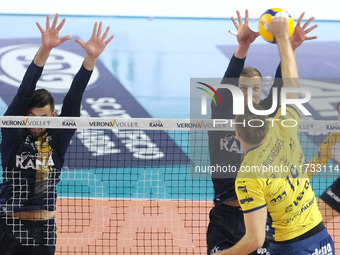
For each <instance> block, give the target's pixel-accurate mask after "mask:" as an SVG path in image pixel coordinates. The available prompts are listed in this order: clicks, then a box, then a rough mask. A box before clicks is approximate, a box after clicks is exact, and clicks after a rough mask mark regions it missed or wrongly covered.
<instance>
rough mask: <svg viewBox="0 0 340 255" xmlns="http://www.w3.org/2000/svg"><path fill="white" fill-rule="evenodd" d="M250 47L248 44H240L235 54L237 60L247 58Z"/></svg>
mask: <svg viewBox="0 0 340 255" xmlns="http://www.w3.org/2000/svg"><path fill="white" fill-rule="evenodd" d="M249 47H250V45H248V44H242V45H241V44H239V45H238V46H237V48H236V51H235V53H234V55H235V57H237V58H241V59H242V58H245V57H246V56H247V54H248V50H249Z"/></svg>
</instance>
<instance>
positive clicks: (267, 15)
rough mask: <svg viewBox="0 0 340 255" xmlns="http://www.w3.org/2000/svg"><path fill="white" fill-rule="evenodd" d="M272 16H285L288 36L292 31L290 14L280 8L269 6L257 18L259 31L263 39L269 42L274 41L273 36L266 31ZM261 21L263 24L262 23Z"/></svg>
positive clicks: (292, 22)
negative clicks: (269, 7)
mask: <svg viewBox="0 0 340 255" xmlns="http://www.w3.org/2000/svg"><path fill="white" fill-rule="evenodd" d="M273 17H285V18H286V19H287V24H288V35H289V37H290V36H291V35H292V34H293V33H294V19H293V18H292V17H291V16H290V14H289V13H288V12H286V11H285V10H283V9H281V8H271V9H268V10H266V11H265V12H264V13H263V14H262V15H261V17H260V19H259V33H260V35H261V36H262V37H263V39H265V40H266V41H267V42H270V43H276V42H275V38H274V36H273V35H272V34H271V33H269V32H268V31H267V28H268V26H269V24H270V21H271V20H272V18H273ZM261 21H262V22H263V23H264V25H262V22H261Z"/></svg>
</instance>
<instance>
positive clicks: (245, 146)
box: [241, 139, 265, 154]
mask: <svg viewBox="0 0 340 255" xmlns="http://www.w3.org/2000/svg"><path fill="white" fill-rule="evenodd" d="M264 140H265V139H263V140H262V141H261V142H260V143H258V144H250V143H246V142H243V143H242V142H241V144H242V147H243V152H244V154H247V152H248V151H250V150H251V149H253V148H256V147H259V146H260V145H261V144H263V143H264Z"/></svg>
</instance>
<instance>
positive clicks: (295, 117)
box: [272, 105, 301, 134]
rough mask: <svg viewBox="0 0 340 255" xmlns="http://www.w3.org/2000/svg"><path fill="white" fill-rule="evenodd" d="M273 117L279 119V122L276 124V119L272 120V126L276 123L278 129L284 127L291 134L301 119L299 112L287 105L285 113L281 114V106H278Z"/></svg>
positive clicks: (296, 128)
mask: <svg viewBox="0 0 340 255" xmlns="http://www.w3.org/2000/svg"><path fill="white" fill-rule="evenodd" d="M273 119H274V120H280V122H281V123H280V124H277V123H276V122H277V121H274V120H272V122H273V123H272V126H274V125H275V123H276V124H277V125H276V127H278V128H280V129H282V128H284V129H285V130H287V131H289V132H290V133H292V134H294V133H296V132H297V130H298V128H299V124H300V120H301V118H300V114H299V113H298V112H297V111H296V109H295V108H294V107H291V106H289V105H287V107H286V115H282V107H280V108H279V109H278V110H277V113H276V115H275V116H274V118H273Z"/></svg>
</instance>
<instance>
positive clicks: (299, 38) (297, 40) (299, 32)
mask: <svg viewBox="0 0 340 255" xmlns="http://www.w3.org/2000/svg"><path fill="white" fill-rule="evenodd" d="M304 15H305V13H304V12H303V13H302V14H301V15H300V17H299V19H298V21H297V23H296V26H295V29H294V33H293V34H292V36H291V37H290V43H291V44H292V48H293V50H294V51H295V50H296V49H297V48H298V47H299V46H300V45H301V44H302V43H303V42H304V41H307V40H314V39H317V38H318V37H317V36H310V37H308V36H306V35H307V34H308V33H309V32H311V31H312V30H314V29H315V28H317V27H318V25H317V24H315V25H313V26H312V27H310V28H307V27H308V26H309V24H310V23H311V22H312V21H313V20H314V17H311V18H309V19H308V20H307V21H306V23H305V24H304V25H303V26H302V27H301V22H302V19H303V16H304Z"/></svg>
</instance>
